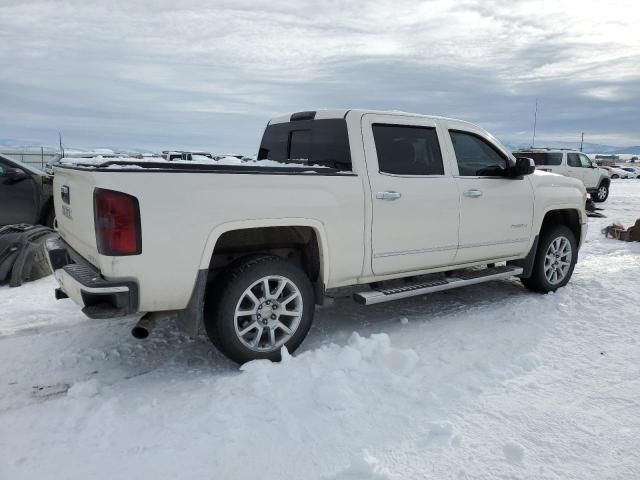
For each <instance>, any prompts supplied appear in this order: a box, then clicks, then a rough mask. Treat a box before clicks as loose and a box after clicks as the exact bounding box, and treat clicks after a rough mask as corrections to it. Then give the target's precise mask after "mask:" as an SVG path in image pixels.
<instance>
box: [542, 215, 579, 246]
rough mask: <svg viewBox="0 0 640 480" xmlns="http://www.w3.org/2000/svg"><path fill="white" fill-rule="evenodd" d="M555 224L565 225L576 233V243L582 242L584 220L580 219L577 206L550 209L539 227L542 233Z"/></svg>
mask: <svg viewBox="0 0 640 480" xmlns="http://www.w3.org/2000/svg"><path fill="white" fill-rule="evenodd" d="M554 225H565V226H567V227H568V228H569V230H571V231H572V232H573V234H574V235H575V240H576V244H577V245H579V244H580V239H581V238H582V222H581V221H580V212H579V210H578V209H575V208H556V209H553V208H552V209H549V210H547V211H546V212H545V214H544V217H543V218H542V223H541V224H540V228H539V229H538V231H539V233H540V234H542V233H543V232H544V231H545V230H548V229H549V228H550V227H552V226H554Z"/></svg>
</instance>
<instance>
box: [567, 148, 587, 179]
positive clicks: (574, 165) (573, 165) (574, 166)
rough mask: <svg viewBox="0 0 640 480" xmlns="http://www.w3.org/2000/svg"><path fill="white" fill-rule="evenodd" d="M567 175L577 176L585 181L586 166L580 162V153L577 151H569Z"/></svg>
mask: <svg viewBox="0 0 640 480" xmlns="http://www.w3.org/2000/svg"><path fill="white" fill-rule="evenodd" d="M567 176H568V177H572V178H577V179H578V180H580V181H581V182H583V183H584V168H582V162H580V155H579V154H577V153H574V152H569V153H567Z"/></svg>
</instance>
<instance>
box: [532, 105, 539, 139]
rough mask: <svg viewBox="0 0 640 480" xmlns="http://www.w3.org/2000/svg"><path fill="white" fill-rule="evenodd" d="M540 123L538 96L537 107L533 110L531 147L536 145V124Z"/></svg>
mask: <svg viewBox="0 0 640 480" xmlns="http://www.w3.org/2000/svg"><path fill="white" fill-rule="evenodd" d="M537 123H538V97H536V109H535V111H534V112H533V138H532V139H531V148H533V147H535V146H536V125H537Z"/></svg>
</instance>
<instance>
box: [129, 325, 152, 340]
mask: <svg viewBox="0 0 640 480" xmlns="http://www.w3.org/2000/svg"><path fill="white" fill-rule="evenodd" d="M131 335H133V337H134V338H137V339H138V340H142V339H144V338H147V337H148V336H149V330H147V329H146V328H144V327H139V326H138V325H136V326H135V327H133V328H132V329H131Z"/></svg>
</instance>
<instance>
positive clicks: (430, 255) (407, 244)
mask: <svg viewBox="0 0 640 480" xmlns="http://www.w3.org/2000/svg"><path fill="white" fill-rule="evenodd" d="M362 133H363V137H364V145H365V156H366V161H367V170H368V175H369V182H370V185H371V196H372V198H371V202H372V204H373V222H372V225H371V241H372V252H373V255H372V269H373V272H374V273H375V274H376V275H384V274H391V273H398V272H409V271H416V270H423V269H428V268H432V267H439V266H443V265H449V264H451V262H452V261H453V259H454V257H455V253H456V250H457V245H458V202H459V199H458V192H457V189H456V184H455V180H454V178H453V177H452V175H451V170H450V167H449V166H447V165H446V162H445V161H444V158H443V155H442V148H441V145H440V142H439V137H440V135H441V132H440V131H439V127H438V125H437V123H436V121H435V120H429V119H423V118H412V117H405V116H396V115H376V114H367V115H364V116H363V118H362Z"/></svg>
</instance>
